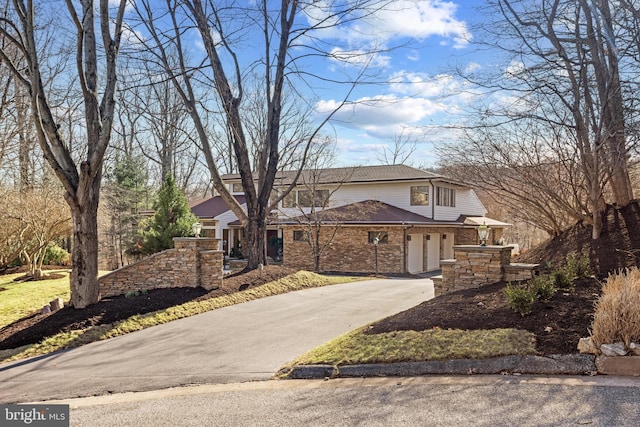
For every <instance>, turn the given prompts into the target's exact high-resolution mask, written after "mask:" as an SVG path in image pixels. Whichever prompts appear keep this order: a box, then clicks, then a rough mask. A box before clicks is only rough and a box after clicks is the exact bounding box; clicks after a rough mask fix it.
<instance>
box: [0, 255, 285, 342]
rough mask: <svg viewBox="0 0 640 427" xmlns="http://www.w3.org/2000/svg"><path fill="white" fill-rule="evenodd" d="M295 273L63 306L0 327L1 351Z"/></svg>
mask: <svg viewBox="0 0 640 427" xmlns="http://www.w3.org/2000/svg"><path fill="white" fill-rule="evenodd" d="M294 272H295V270H292V269H289V268H284V267H280V266H272V265H268V266H265V267H264V269H263V270H262V271H258V270H254V271H250V272H248V273H243V274H238V275H234V276H233V277H226V278H225V279H224V280H225V289H224V290H223V289H217V290H213V291H210V292H207V291H206V290H205V289H203V288H169V289H155V290H152V291H149V292H147V293H146V294H140V295H138V296H135V297H131V298H126V297H124V296H119V297H113V298H105V299H103V300H101V301H100V302H98V303H97V304H93V305H90V306H89V307H86V308H84V309H81V310H76V309H74V308H72V307H64V308H63V309H62V310H59V311H56V312H54V313H50V314H40V313H39V312H36V313H33V314H31V315H29V316H26V317H24V318H22V319H20V320H18V321H16V322H14V323H12V324H10V325H7V326H5V327H4V328H2V329H0V350H5V349H9V348H16V347H20V346H23V345H26V344H33V343H36V342H39V341H41V340H42V339H44V338H46V337H49V336H52V335H55V334H57V333H60V332H68V331H71V330H75V329H82V328H88V327H90V326H97V325H103V324H109V323H114V322H117V321H119V320H124V319H127V318H128V317H131V316H133V315H135V314H145V313H150V312H153V311H157V310H162V309H165V308H168V307H172V306H174V305H178V304H182V303H184V302H187V301H201V300H204V299H208V298H213V297H217V296H221V295H225V294H229V293H232V292H234V291H235V292H237V291H238V290H239V289H241V288H242V289H243V290H244V289H247V288H253V287H256V286H260V285H263V284H265V283H267V282H271V281H273V280H277V279H280V278H282V277H284V276H287V275H289V274H291V273H294Z"/></svg>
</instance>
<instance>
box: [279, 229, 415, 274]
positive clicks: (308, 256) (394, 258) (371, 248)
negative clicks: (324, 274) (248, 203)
mask: <svg viewBox="0 0 640 427" xmlns="http://www.w3.org/2000/svg"><path fill="white" fill-rule="evenodd" d="M294 230H303V228H302V227H299V226H285V227H284V230H283V241H284V245H283V246H284V254H283V264H284V266H285V267H289V268H295V269H305V270H313V256H312V252H311V249H310V247H309V243H308V242H306V241H294V240H293V232H294ZM333 231H335V229H334V228H332V227H325V228H323V229H322V232H321V233H322V234H321V241H322V242H324V243H326V241H327V239H328V238H329V237H328V236H329V234H330V233H332V232H333ZM369 231H375V232H386V233H388V236H389V240H388V243H380V244H378V272H379V273H403V272H404V269H405V267H404V258H405V257H404V253H405V242H404V233H403V230H402V228H400V227H353V226H343V227H340V229H338V230H337V233H336V235H335V237H334V238H333V241H332V242H331V243H330V245H329V247H327V248H326V249H325V250H324V251H323V253H322V255H321V258H320V268H321V269H322V270H324V271H337V272H352V273H372V272H374V271H375V245H374V244H373V243H369Z"/></svg>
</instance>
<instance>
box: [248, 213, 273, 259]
mask: <svg viewBox="0 0 640 427" xmlns="http://www.w3.org/2000/svg"><path fill="white" fill-rule="evenodd" d="M244 229H245V233H246V235H245V237H246V240H247V243H246V247H245V248H244V252H243V255H244V256H245V257H246V258H247V269H248V270H254V269H256V268H258V266H259V265H260V264H262V265H266V260H267V258H266V254H265V243H266V238H265V236H266V234H267V224H266V222H265V221H264V219H262V218H260V217H259V216H258V215H256V216H250V217H249V221H248V224H246V225H245V227H244Z"/></svg>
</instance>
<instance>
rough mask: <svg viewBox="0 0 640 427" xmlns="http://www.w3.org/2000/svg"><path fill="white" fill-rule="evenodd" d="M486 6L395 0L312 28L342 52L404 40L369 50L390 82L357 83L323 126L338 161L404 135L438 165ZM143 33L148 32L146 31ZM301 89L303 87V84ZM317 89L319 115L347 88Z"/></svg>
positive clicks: (469, 1) (326, 70)
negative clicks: (460, 72) (461, 73)
mask: <svg viewBox="0 0 640 427" xmlns="http://www.w3.org/2000/svg"><path fill="white" fill-rule="evenodd" d="M111 1H115V0H111ZM252 1H253V0H248V3H251V2H252ZM331 1H333V0H316V3H315V4H318V5H320V6H324V5H326V4H329V3H330V2H331ZM482 4H484V2H480V1H479V0H464V1H463V0H449V1H447V0H394V1H391V2H389V5H390V9H388V10H384V11H379V12H377V13H375V14H372V15H370V16H368V17H367V19H364V20H357V21H353V22H351V23H349V24H348V25H346V26H340V27H333V28H327V29H326V30H322V31H320V32H318V33H315V34H314V36H315V37H317V40H319V43H323V48H325V49H329V50H331V49H333V53H334V54H335V55H337V56H339V55H340V54H341V52H349V51H351V52H353V51H356V52H357V51H359V49H367V48H368V47H370V46H376V47H379V48H382V49H385V48H388V47H391V46H402V47H401V48H397V49H391V50H385V51H384V52H382V53H380V54H376V55H374V56H364V58H365V59H368V60H370V62H371V64H372V65H373V67H372V68H371V71H373V72H375V73H376V74H375V77H376V80H377V81H379V82H384V83H380V84H375V85H364V86H360V87H358V88H357V89H356V90H355V91H354V93H353V94H352V96H351V98H350V99H351V101H354V102H353V104H350V105H348V106H346V107H343V108H342V109H341V110H340V111H339V112H338V113H337V114H336V115H335V116H334V119H333V120H332V122H331V123H330V125H329V126H327V127H326V128H325V129H324V132H325V133H326V134H329V135H331V136H333V137H335V138H336V139H337V145H336V147H337V156H336V157H337V159H338V163H336V166H349V165H366V164H369V165H371V164H377V163H380V161H379V159H378V158H379V157H380V155H381V152H382V149H383V147H384V146H385V145H387V146H391V145H393V140H394V138H395V137H396V136H398V135H401V134H402V135H403V137H405V138H407V137H413V139H414V140H415V141H417V142H418V145H417V151H416V152H415V154H414V156H413V158H412V163H413V164H414V165H417V166H422V165H434V164H435V162H436V161H437V157H436V155H435V153H434V150H433V144H434V142H440V141H451V140H455V138H456V137H457V131H456V130H455V129H452V126H455V125H456V124H457V123H460V122H461V121H462V120H463V119H464V113H465V106H466V105H467V104H468V103H469V102H470V100H471V99H472V98H473V97H474V96H475V95H474V91H473V90H470V88H469V87H467V84H466V83H464V82H463V80H462V79H461V78H459V77H456V76H455V74H454V73H453V72H452V71H451V69H452V67H453V66H454V65H455V66H459V67H461V68H462V69H469V68H477V67H481V64H480V60H479V58H478V57H477V56H476V55H474V54H473V53H472V52H473V48H471V46H470V45H469V43H468V41H469V40H473V34H472V33H471V29H470V25H471V24H472V20H473V19H477V18H476V17H477V16H478V13H477V10H476V6H477V5H482ZM322 13H323V12H322V11H321V8H319V9H318V12H317V15H314V12H313V11H311V12H308V14H307V19H308V20H309V21H313V19H321V18H322V17H323V16H322ZM232 18H233V17H232V16H231V17H230V18H229V19H228V20H227V21H226V22H230V25H231V26H232V27H233V26H234V25H235V28H233V29H232V30H237V33H234V34H240V38H241V40H243V42H244V45H242V47H241V48H239V49H238V52H242V55H243V56H245V55H246V56H247V59H246V62H247V64H250V63H252V64H255V63H256V62H254V60H255V59H256V58H255V57H254V58H248V57H249V56H251V52H250V51H252V50H253V51H254V52H253V53H255V54H258V55H260V54H261V53H262V52H261V51H259V52H256V51H255V50H256V49H259V48H256V46H253V45H252V43H251V41H252V37H253V34H254V33H251V31H252V30H249V29H247V28H244V27H243V25H244V24H243V23H238V24H236V23H235V20H234V19H232ZM138 30H139V29H135V30H134V31H136V32H137V31H138ZM192 34H193V37H194V45H193V48H194V49H195V50H196V51H198V50H199V52H197V53H196V57H197V56H200V55H202V54H203V53H204V51H203V49H202V42H201V40H198V39H199V36H198V35H197V32H196V31H195V30H193V31H192ZM137 36H138V37H143V38H144V35H142V34H137ZM126 37H127V36H126V35H125V38H126ZM132 39H134V37H132ZM306 65H309V66H310V67H311V68H312V69H313V72H314V73H317V74H322V75H323V76H327V77H328V78H333V77H335V76H339V75H341V74H342V73H350V72H351V73H352V72H353V70H355V69H356V67H353V69H352V70H350V69H349V65H345V64H344V63H342V64H341V63H338V62H337V61H332V60H330V59H327V58H323V59H321V60H317V62H308V63H307V64H306ZM356 65H357V64H356ZM336 78H337V79H339V78H340V77H336ZM318 82H319V81H318ZM321 86H322V87H321ZM296 89H297V90H300V91H304V90H305V88H304V85H300V89H299V88H296ZM313 89H314V90H313V91H311V89H309V90H310V92H309V93H308V94H307V93H305V96H306V97H307V101H308V102H309V103H312V104H313V105H314V106H315V108H316V110H317V111H318V113H319V114H318V117H319V118H321V117H323V113H324V115H326V113H327V112H329V111H332V110H333V109H335V106H336V105H337V104H338V103H339V102H340V101H341V99H342V96H343V95H344V90H345V88H344V86H342V87H334V88H332V87H329V86H326V85H323V84H320V83H319V84H318V86H317V87H314V88H313ZM307 95H308V96H307Z"/></svg>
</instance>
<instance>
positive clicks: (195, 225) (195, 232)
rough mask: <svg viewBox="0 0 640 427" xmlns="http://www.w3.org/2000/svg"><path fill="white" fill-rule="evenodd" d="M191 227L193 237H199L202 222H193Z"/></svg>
mask: <svg viewBox="0 0 640 427" xmlns="http://www.w3.org/2000/svg"><path fill="white" fill-rule="evenodd" d="M192 228H193V235H194V236H195V237H200V233H201V232H202V224H200V223H199V222H194V223H193V226H192Z"/></svg>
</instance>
